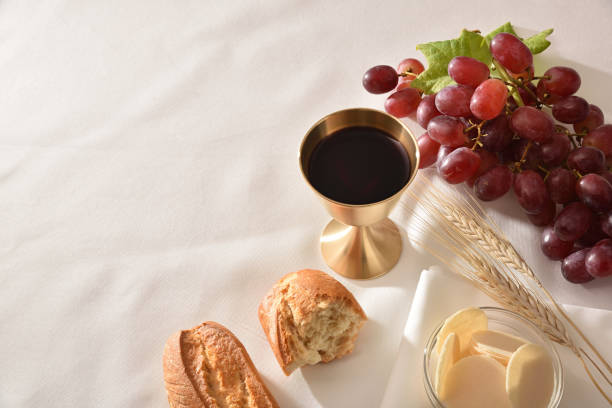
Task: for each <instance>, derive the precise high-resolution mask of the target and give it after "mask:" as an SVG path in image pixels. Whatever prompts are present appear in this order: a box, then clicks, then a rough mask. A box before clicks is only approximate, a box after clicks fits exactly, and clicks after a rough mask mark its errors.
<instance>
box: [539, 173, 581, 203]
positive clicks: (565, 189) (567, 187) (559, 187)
mask: <svg viewBox="0 0 612 408" xmlns="http://www.w3.org/2000/svg"><path fill="white" fill-rule="evenodd" d="M546 187H547V188H548V193H549V194H550V198H551V200H553V201H554V202H555V203H559V204H566V203H569V202H571V201H575V200H576V198H577V197H576V176H574V173H572V172H571V171H569V170H567V169H564V168H563V167H557V168H556V169H553V170H551V171H550V173H549V174H548V177H547V178H546Z"/></svg>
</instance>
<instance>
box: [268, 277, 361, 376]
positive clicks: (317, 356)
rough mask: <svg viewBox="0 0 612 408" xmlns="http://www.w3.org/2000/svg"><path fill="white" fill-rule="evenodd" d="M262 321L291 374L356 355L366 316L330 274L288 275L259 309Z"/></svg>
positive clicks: (281, 359) (280, 281)
mask: <svg viewBox="0 0 612 408" xmlns="http://www.w3.org/2000/svg"><path fill="white" fill-rule="evenodd" d="M259 321H260V323H261V326H262V327H263V329H264V332H265V333H266V336H267V337H268V342H269V343H270V347H271V348H272V351H273V352H274V355H275V356H276V359H277V360H278V363H279V364H280V366H281V368H282V369H283V371H284V372H285V374H286V375H289V374H291V373H292V372H293V371H294V370H295V369H297V368H299V367H302V366H304V365H307V364H317V363H319V362H328V361H331V360H334V359H336V358H340V357H342V356H344V355H346V354H348V353H350V352H351V351H353V346H354V343H355V340H356V338H357V334H358V332H359V329H360V328H361V326H363V324H364V323H365V321H366V315H365V313H364V311H363V309H362V308H361V306H360V305H359V303H357V301H356V300H355V298H354V297H353V295H352V294H351V292H349V291H348V290H347V289H346V288H345V287H344V286H343V285H342V284H341V283H340V282H338V281H337V280H336V279H334V278H332V277H331V276H329V275H328V274H326V273H324V272H321V271H318V270H312V269H304V270H301V271H298V272H293V273H290V274H288V275H285V276H284V277H283V278H281V279H280V280H279V281H278V282H277V283H276V284H275V285H274V286H273V287H272V289H270V291H269V292H268V294H267V295H266V297H265V298H264V299H263V300H262V302H261V304H260V305H259Z"/></svg>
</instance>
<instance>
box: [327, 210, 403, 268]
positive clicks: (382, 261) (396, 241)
mask: <svg viewBox="0 0 612 408" xmlns="http://www.w3.org/2000/svg"><path fill="white" fill-rule="evenodd" d="M321 253H322V254H323V259H325V262H326V263H327V265H328V266H329V267H330V268H332V269H333V270H334V271H335V272H336V273H339V274H340V275H342V276H344V277H347V278H351V279H372V278H377V277H379V276H382V275H384V274H385V273H387V272H389V271H390V270H391V269H392V268H393V267H394V266H395V264H396V263H397V261H398V260H399V257H400V255H401V253H402V237H401V235H400V232H399V229H398V228H397V226H396V225H395V224H394V223H393V221H391V220H390V219H389V218H385V219H384V220H382V221H379V222H377V223H376V224H372V225H368V226H363V227H356V226H352V225H345V224H342V223H341V222H339V221H336V220H332V221H331V222H330V223H329V224H327V226H326V227H325V229H324V230H323V233H322V234H321Z"/></svg>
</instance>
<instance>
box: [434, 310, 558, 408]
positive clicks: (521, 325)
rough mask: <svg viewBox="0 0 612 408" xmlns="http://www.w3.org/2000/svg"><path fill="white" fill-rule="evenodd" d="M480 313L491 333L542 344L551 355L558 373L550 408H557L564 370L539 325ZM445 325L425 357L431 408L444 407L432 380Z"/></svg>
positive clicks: (496, 313) (512, 315) (509, 315)
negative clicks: (502, 333) (495, 332)
mask: <svg viewBox="0 0 612 408" xmlns="http://www.w3.org/2000/svg"><path fill="white" fill-rule="evenodd" d="M480 309H481V310H482V311H484V312H485V314H486V315H487V318H488V319H489V329H490V330H498V331H501V332H505V333H508V334H512V335H514V336H518V337H521V338H523V339H525V340H527V341H529V342H531V343H535V344H539V345H540V346H542V347H544V348H545V349H546V351H548V353H549V354H550V357H551V359H552V362H553V370H554V373H555V380H554V387H553V392H552V395H551V398H550V403H549V404H548V408H556V407H558V406H559V403H560V402H561V397H562V396H563V366H562V365H561V359H560V358H559V354H558V353H557V350H556V349H555V347H554V346H553V345H552V343H551V342H550V340H548V338H547V337H546V335H545V334H544V333H543V332H542V331H541V330H540V329H538V328H537V326H536V325H534V324H533V323H531V322H530V321H529V320H527V319H525V318H524V317H522V316H520V315H518V314H516V313H514V312H511V311H509V310H506V309H502V308H499V307H481V308H480ZM443 324H444V321H442V322H440V324H439V325H438V326H437V327H436V328H435V330H434V331H433V333H431V335H430V336H429V339H428V340H427V344H426V345H425V355H424V357H423V371H424V373H423V384H424V386H425V393H426V394H427V397H428V398H429V402H431V406H432V407H436V408H438V407H439V408H444V404H443V403H442V402H441V401H440V400H439V399H438V397H437V396H436V393H435V391H434V385H433V384H434V381H433V380H434V378H433V376H434V375H435V372H436V364H437V362H438V356H437V354H436V352H435V348H436V337H437V336H438V332H439V331H440V329H441V328H442V325H443Z"/></svg>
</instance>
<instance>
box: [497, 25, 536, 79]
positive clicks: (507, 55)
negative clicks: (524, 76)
mask: <svg viewBox="0 0 612 408" xmlns="http://www.w3.org/2000/svg"><path fill="white" fill-rule="evenodd" d="M491 54H493V58H495V59H496V60H498V61H499V62H500V63H501V64H502V65H503V66H504V67H506V68H507V69H509V70H510V71H512V72H514V73H520V72H522V71H524V70H526V69H527V67H529V66H530V65H532V64H533V55H531V51H529V48H527V46H526V45H525V44H523V42H522V41H521V40H519V39H518V38H517V37H516V36H514V35H512V34H510V33H499V34H497V35H496V36H495V37H493V40H492V41H491Z"/></svg>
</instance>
